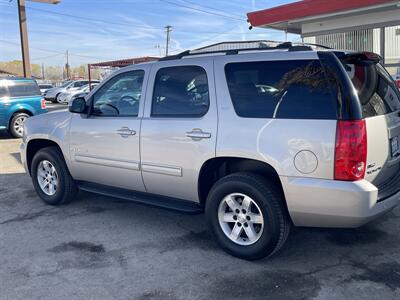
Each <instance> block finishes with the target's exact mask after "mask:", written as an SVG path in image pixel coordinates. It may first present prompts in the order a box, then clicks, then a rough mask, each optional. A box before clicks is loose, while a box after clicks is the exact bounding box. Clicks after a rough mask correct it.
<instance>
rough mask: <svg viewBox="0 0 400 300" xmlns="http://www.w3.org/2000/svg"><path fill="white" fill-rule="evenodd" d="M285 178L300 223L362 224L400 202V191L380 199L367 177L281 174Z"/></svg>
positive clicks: (293, 212) (292, 210)
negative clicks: (348, 178)
mask: <svg viewBox="0 0 400 300" xmlns="http://www.w3.org/2000/svg"><path fill="white" fill-rule="evenodd" d="M281 182H282V186H283V190H284V193H285V197H286V202H287V206H288V210H289V214H290V216H291V218H292V221H293V223H294V224H295V225H296V226H312V227H348V228H350V227H359V226H361V225H363V224H365V223H367V222H369V221H371V220H373V219H375V218H377V217H379V216H381V215H383V214H384V213H386V212H388V211H390V210H391V209H393V208H394V207H395V206H396V205H398V204H399V202H400V192H397V193H395V194H393V195H391V196H390V197H388V198H386V199H384V200H382V201H379V202H378V189H377V188H376V187H375V186H374V185H373V184H371V183H370V182H368V181H366V180H360V181H355V182H346V181H336V180H326V179H313V178H295V177H281Z"/></svg>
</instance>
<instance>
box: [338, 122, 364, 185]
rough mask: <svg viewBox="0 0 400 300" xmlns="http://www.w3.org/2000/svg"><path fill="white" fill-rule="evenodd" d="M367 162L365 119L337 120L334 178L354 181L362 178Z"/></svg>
mask: <svg viewBox="0 0 400 300" xmlns="http://www.w3.org/2000/svg"><path fill="white" fill-rule="evenodd" d="M366 162H367V128H366V125H365V120H356V121H341V120H339V121H338V122H337V128H336V145H335V179H336V180H347V181H354V180H360V179H363V178H364V175H365V169H366Z"/></svg>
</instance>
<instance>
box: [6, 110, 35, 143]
mask: <svg viewBox="0 0 400 300" xmlns="http://www.w3.org/2000/svg"><path fill="white" fill-rule="evenodd" d="M21 116H25V117H26V118H29V117H30V116H29V115H28V114H27V113H22V112H20V113H16V114H14V115H13V117H12V118H11V122H10V133H11V135H12V136H13V137H16V138H22V135H19V134H18V133H17V132H16V131H15V130H14V122H15V120H16V119H17V118H18V117H21Z"/></svg>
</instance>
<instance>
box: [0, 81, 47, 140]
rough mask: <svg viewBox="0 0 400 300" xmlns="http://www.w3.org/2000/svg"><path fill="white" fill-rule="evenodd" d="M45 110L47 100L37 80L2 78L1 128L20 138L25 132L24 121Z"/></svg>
mask: <svg viewBox="0 0 400 300" xmlns="http://www.w3.org/2000/svg"><path fill="white" fill-rule="evenodd" d="M45 112H47V110H46V104H45V100H44V99H43V96H42V95H41V93H40V89H39V86H38V84H37V83H36V81H35V80H33V79H28V78H19V77H6V78H0V130H2V129H5V130H8V131H9V132H10V134H11V135H12V136H14V137H17V138H20V137H22V135H23V133H24V126H23V125H24V121H25V120H26V119H27V118H29V117H31V116H34V115H38V114H42V113H45Z"/></svg>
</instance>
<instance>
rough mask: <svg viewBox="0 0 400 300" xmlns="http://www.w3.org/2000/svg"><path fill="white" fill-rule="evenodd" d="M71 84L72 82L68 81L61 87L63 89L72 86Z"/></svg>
mask: <svg viewBox="0 0 400 300" xmlns="http://www.w3.org/2000/svg"><path fill="white" fill-rule="evenodd" d="M71 83H72V81H71V80H70V81H67V82H64V83H63V84H62V85H61V87H62V88H64V87H67V86H68V85H70V84H71Z"/></svg>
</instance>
